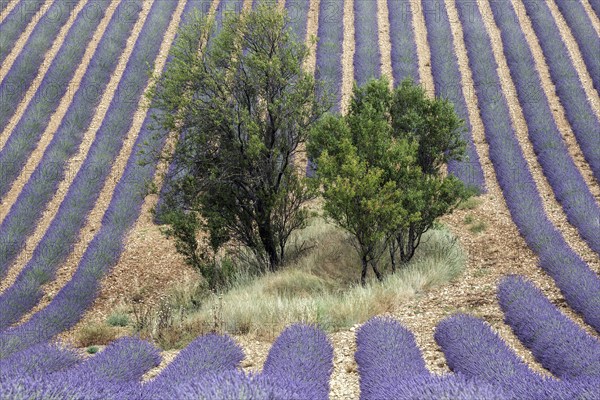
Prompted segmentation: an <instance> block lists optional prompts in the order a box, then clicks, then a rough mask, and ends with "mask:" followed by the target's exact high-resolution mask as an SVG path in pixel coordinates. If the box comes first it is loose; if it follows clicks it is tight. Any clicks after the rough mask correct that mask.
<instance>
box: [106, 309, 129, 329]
mask: <svg viewBox="0 0 600 400" xmlns="http://www.w3.org/2000/svg"><path fill="white" fill-rule="evenodd" d="M106 323H107V324H108V325H110V326H127V325H129V315H127V314H125V313H122V312H114V313H112V314H110V315H109V316H108V318H107V319H106Z"/></svg>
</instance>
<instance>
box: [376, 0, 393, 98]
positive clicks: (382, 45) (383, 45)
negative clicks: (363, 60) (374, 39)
mask: <svg viewBox="0 0 600 400" xmlns="http://www.w3.org/2000/svg"><path fill="white" fill-rule="evenodd" d="M377 25H378V26H379V29H378V31H379V50H380V52H381V64H380V68H381V75H382V76H386V77H387V78H388V79H389V80H390V88H393V87H394V75H393V74H392V42H391V39H390V13H389V10H388V6H387V0H377Z"/></svg>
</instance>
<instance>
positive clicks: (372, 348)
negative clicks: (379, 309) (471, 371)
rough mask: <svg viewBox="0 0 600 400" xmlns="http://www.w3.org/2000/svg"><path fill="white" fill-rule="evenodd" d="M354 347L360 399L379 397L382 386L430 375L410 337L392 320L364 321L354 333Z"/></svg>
mask: <svg viewBox="0 0 600 400" xmlns="http://www.w3.org/2000/svg"><path fill="white" fill-rule="evenodd" d="M356 347H357V350H356V353H355V354H354V358H355V359H356V363H357V364H358V373H359V375H360V393H361V398H362V399H378V398H382V397H379V396H381V395H382V394H383V393H385V391H384V392H381V388H382V387H394V386H397V385H400V382H401V381H405V380H408V379H411V378H414V377H422V376H423V377H428V376H429V375H430V374H429V371H428V370H427V368H425V362H424V361H423V357H422V356H421V351H420V350H419V349H418V347H417V344H416V342H415V338H414V336H413V334H412V333H411V332H410V331H409V330H408V329H406V328H404V327H403V326H402V325H400V323H399V322H398V321H396V320H394V319H391V318H386V317H375V318H372V319H370V320H369V321H367V322H366V323H365V324H363V325H362V326H361V327H360V328H359V329H358V330H357V332H356Z"/></svg>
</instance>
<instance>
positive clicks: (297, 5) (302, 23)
mask: <svg viewBox="0 0 600 400" xmlns="http://www.w3.org/2000/svg"><path fill="white" fill-rule="evenodd" d="M309 8H310V1H309V0H286V2H285V9H286V11H287V13H288V17H289V18H290V25H291V27H292V32H294V34H295V35H296V37H297V38H298V40H300V41H302V42H304V41H305V38H306V29H307V24H308V10H309Z"/></svg>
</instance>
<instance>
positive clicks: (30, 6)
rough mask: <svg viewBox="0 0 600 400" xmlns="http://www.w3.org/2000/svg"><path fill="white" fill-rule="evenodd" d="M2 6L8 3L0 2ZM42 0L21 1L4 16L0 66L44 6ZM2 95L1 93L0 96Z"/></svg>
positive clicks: (0, 35)
mask: <svg viewBox="0 0 600 400" xmlns="http://www.w3.org/2000/svg"><path fill="white" fill-rule="evenodd" d="M2 3H3V4H4V6H6V5H7V4H8V1H3V2H2ZM44 3H45V1H44V0H31V1H22V2H19V4H17V5H16V7H15V8H13V9H12V11H11V12H10V13H9V14H8V15H7V16H6V19H5V20H4V21H3V22H2V24H0V64H2V63H3V62H4V60H5V59H6V57H7V56H8V54H9V53H10V52H11V50H12V49H13V47H14V46H15V43H16V41H17V39H18V38H19V36H20V35H21V33H23V31H24V30H25V27H26V26H27V25H28V24H29V23H30V22H31V20H32V19H33V17H34V16H35V14H36V13H37V12H38V11H39V9H40V8H42V5H44ZM2 93H4V92H3V91H2V92H0V94H2ZM1 98H3V97H1Z"/></svg>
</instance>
